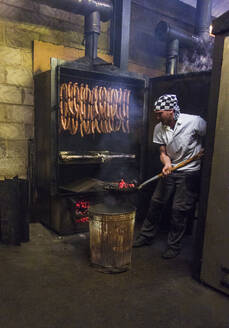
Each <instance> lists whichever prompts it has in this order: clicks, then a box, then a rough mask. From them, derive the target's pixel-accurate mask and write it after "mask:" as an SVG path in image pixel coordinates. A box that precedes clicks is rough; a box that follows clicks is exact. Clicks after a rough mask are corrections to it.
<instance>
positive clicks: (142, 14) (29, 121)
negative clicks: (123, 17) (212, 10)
mask: <svg viewBox="0 0 229 328" xmlns="http://www.w3.org/2000/svg"><path fill="white" fill-rule="evenodd" d="M156 2H158V3H157V4H156ZM153 3H154V4H153V5H152V1H150V0H145V1H140V0H134V1H133V3H132V22H131V44H130V61H129V69H130V70H131V71H137V72H143V73H145V74H148V75H150V76H158V75H162V74H163V71H164V58H163V57H162V54H163V51H164V50H163V47H164V45H163V44H158V43H155V42H157V41H156V40H155V39H154V26H155V24H156V22H157V21H158V20H159V19H160V18H161V17H164V16H166V13H167V16H169V15H170V16H171V17H170V19H171V20H172V22H177V21H178V18H179V17H178V16H179V11H176V10H173V11H171V10H170V8H166V6H164V3H171V1H170V0H160V1H158V0H156V1H154V2H153ZM176 3H179V1H178V0H176ZM155 4H156V5H157V6H156V7H155ZM158 6H159V7H160V6H161V8H162V9H161V11H158V8H159V7H158ZM170 7H171V5H170ZM187 8H188V7H187ZM169 12H170V13H169ZM189 20H190V15H189ZM180 24H182V25H185V23H184V22H182V23H180ZM178 25H179V24H178ZM186 25H187V29H190V28H191V27H190V26H191V25H190V24H186ZM109 26H110V24H109V22H108V23H101V35H100V38H99V51H100V52H103V53H105V54H106V53H108V52H109ZM83 27H84V18H83V17H82V16H79V15H74V14H71V13H67V12H64V11H62V10H57V9H53V8H50V7H48V6H45V5H40V4H38V3H37V2H36V1H31V0H0V58H1V60H0V179H2V178H4V177H8V178H10V177H13V176H15V175H18V176H19V177H21V178H23V177H26V172H27V160H28V155H27V143H28V139H29V138H33V135H34V99H33V41H34V40H38V41H43V42H48V43H51V44H54V45H62V46H65V47H71V48H75V49H83V48H84V47H83V46H82V40H83ZM155 44H157V51H155V49H156V48H155ZM158 47H159V48H158ZM158 49H159V50H158ZM161 49H162V50H161Z"/></svg>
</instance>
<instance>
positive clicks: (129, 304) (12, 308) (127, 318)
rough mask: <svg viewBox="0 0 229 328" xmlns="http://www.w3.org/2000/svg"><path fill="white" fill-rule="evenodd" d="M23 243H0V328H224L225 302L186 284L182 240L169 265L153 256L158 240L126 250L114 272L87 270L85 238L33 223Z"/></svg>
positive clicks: (227, 319)
mask: <svg viewBox="0 0 229 328" xmlns="http://www.w3.org/2000/svg"><path fill="white" fill-rule="evenodd" d="M30 238H31V241H30V242H28V243H25V244H22V245H21V246H5V245H0V262H1V270H0V281H1V288H0V327H1V328H105V327H106V328H124V327H125V328H127V327H128V328H129V327H130V328H135V327H136V328H141V327H142V328H143V327H144V328H204V327H207V328H229V298H228V297H227V296H225V295H223V294H220V293H218V292H216V291H214V290H212V289H210V288H208V287H206V286H203V285H201V284H199V283H198V282H196V281H195V280H193V279H192V278H191V275H190V262H191V261H190V255H189V254H190V238H191V237H189V236H187V237H186V240H185V244H186V245H185V251H184V252H183V253H182V254H181V255H180V256H179V257H177V258H176V259H173V260H163V259H162V258H161V257H160V255H161V252H162V251H163V249H164V241H157V242H156V243H155V245H152V246H150V247H144V248H139V249H133V254H132V269H131V270H130V271H128V272H125V273H120V274H104V273H99V272H97V271H95V269H94V268H92V267H91V266H90V265H89V264H90V262H89V239H88V233H86V234H77V235H74V236H68V237H58V236H57V235H55V234H53V233H52V232H50V231H49V230H47V229H46V228H44V227H43V226H42V225H40V224H39V223H33V224H31V225H30ZM165 238H166V236H165V235H164V239H165Z"/></svg>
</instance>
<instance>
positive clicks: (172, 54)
mask: <svg viewBox="0 0 229 328" xmlns="http://www.w3.org/2000/svg"><path fill="white" fill-rule="evenodd" d="M178 60H179V40H177V39H175V40H172V41H169V42H168V43H167V57H166V74H167V75H174V74H177V68H178Z"/></svg>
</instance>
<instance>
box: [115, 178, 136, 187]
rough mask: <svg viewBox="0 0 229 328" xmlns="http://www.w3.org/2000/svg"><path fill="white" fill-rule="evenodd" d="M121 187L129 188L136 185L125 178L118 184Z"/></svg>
mask: <svg viewBox="0 0 229 328" xmlns="http://www.w3.org/2000/svg"><path fill="white" fill-rule="evenodd" d="M118 187H119V189H127V188H134V187H135V185H134V184H133V183H127V182H125V181H124V180H123V179H122V180H121V181H120V182H119V184H118Z"/></svg>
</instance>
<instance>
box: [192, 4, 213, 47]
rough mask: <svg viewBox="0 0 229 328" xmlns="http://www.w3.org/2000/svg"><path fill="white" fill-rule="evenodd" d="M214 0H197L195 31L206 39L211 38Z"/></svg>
mask: <svg viewBox="0 0 229 328" xmlns="http://www.w3.org/2000/svg"><path fill="white" fill-rule="evenodd" d="M211 13H212V0H197V5H196V23H195V33H196V34H197V35H198V36H199V37H200V38H202V39H203V40H204V41H208V40H209V27H210V25H211V21H212V15H211Z"/></svg>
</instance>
